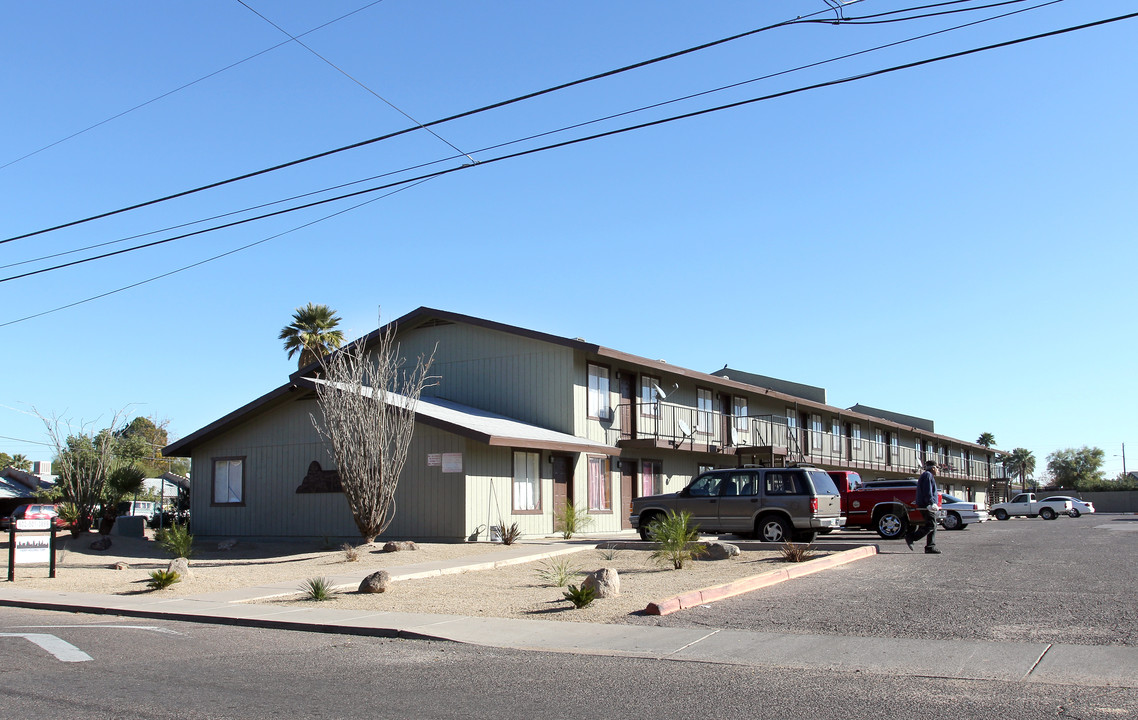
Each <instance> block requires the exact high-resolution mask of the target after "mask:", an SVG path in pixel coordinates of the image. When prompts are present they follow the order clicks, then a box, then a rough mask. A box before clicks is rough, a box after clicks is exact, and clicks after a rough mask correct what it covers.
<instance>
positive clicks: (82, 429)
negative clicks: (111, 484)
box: [32, 408, 124, 532]
mask: <svg viewBox="0 0 1138 720" xmlns="http://www.w3.org/2000/svg"><path fill="white" fill-rule="evenodd" d="M32 412H34V413H35V414H36V415H37V416H38V417H39V419H40V420H42V421H43V424H44V427H46V428H47V434H48V438H49V439H50V440H51V445H52V449H53V450H54V451H55V467H56V469H57V470H58V471H59V481H58V486H59V488H60V490H62V499H63V500H64V501H65V502H69V503H71V504H72V505H74V506H75V512H76V516H77V519H78V522H77V524H78V528H79V530H80V531H81V532H87V531H88V530H90V529H91V517H92V513H93V512H94V509H95V506H96V505H97V504H99V500H100V498H101V497H102V494H103V486H104V485H105V484H106V481H107V474H108V473H109V472H110V471H111V468H112V467H113V464H114V461H115V458H114V450H115V438H114V434H115V431H116V430H118V429H119V424H120V422H121V419H122V415H123V412H124V411H122V410H120V411H119V412H116V413H115V415H114V417H113V418H111V424H110V427H107V428H104V429H103V430H100V431H98V432H95V431H94V430H93V429H92V424H91V423H82V424H81V425H80V426H79V427H78V428H76V427H74V426H72V424H71V422H70V421H69V420H64V419H61V418H60V417H59V416H58V415H52V416H51V417H45V416H44V415H41V414H40V412H39V411H38V410H36V409H35V408H33V409H32Z"/></svg>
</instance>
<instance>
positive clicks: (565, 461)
mask: <svg viewBox="0 0 1138 720" xmlns="http://www.w3.org/2000/svg"><path fill="white" fill-rule="evenodd" d="M550 459H551V460H552V462H553V531H554V532H557V520H558V518H561V517H564V516H565V508H566V506H567V505H568V504H569V502H570V501H571V499H572V497H573V473H572V472H571V470H570V467H569V458H567V457H565V456H564V455H554V456H552V457H551V458H550Z"/></svg>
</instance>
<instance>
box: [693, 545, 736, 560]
mask: <svg viewBox="0 0 1138 720" xmlns="http://www.w3.org/2000/svg"><path fill="white" fill-rule="evenodd" d="M703 546H704V547H705V548H707V552H706V553H704V554H703V555H701V556H700V558H699V559H700V560H727V559H729V558H733V557H736V556H738V555H739V546H738V545H732V544H731V543H724V542H708V543H704V544H703Z"/></svg>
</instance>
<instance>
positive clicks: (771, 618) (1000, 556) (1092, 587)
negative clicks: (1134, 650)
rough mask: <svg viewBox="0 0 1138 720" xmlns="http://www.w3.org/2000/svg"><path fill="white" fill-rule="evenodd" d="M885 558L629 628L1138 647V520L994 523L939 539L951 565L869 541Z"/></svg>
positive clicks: (847, 535) (640, 619) (870, 536)
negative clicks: (712, 629) (650, 627)
mask: <svg viewBox="0 0 1138 720" xmlns="http://www.w3.org/2000/svg"><path fill="white" fill-rule="evenodd" d="M830 537H833V538H834V539H839V538H841V539H845V540H849V539H864V540H866V541H872V542H877V543H879V547H880V552H881V554H880V555H878V556H877V557H871V558H867V559H865V560H859V561H858V562H855V563H850V564H849V565H844V566H841V567H838V568H834V569H832V570H828V571H826V572H824V573H819V574H817V575H811V576H807V577H803V578H798V579H796V580H795V581H794V582H790V583H783V584H781V585H776V586H773V587H770V588H766V589H764V590H762V591H760V592H755V593H750V594H747V595H743V596H740V597H738V598H733V599H729V600H724V601H721V602H717V603H714V604H711V605H706V606H702V607H700V608H696V609H693V610H689V611H684V612H679V613H675V614H674V615H667V616H664V617H653V616H648V615H636V616H631V617H629V619H628V620H627V622H629V623H639V624H651V625H659V626H663V627H709V628H725V629H737V630H751V631H759V632H779V633H803V634H833V635H846V636H850V635H854V636H867V637H887V638H916V639H933V640H945V639H960V640H991V641H1018V642H1048V643H1066V644H1078V645H1123V646H1130V647H1134V646H1138V582H1136V581H1138V516H1134V515H1084V516H1082V517H1079V518H1068V517H1060V518H1058V519H1056V520H1051V521H1047V520H1042V519H1039V518H1035V519H1030V518H1022V519H1014V518H1013V519H1011V520H1007V521H1005V522H999V521H997V520H991V521H989V522H986V523H983V524H981V525H976V526H970V527H968V528H966V529H965V530H960V531H954V532H948V531H943V530H941V531H938V532H937V545H938V547H939V548H940V549H941V550H942V551H943V552H942V554H941V555H926V554H925V553H923V552H921V547H920V546H918V547H916V549H915V551H913V552H910V551H909V549H908V548H907V547H906V546H905V543H904V542H902V541H900V540H893V541H886V540H881V539H880V538H878V537H877V535H876V534H874V533H869V532H852V533H851V532H841V533H836V534H834V535H831V536H830Z"/></svg>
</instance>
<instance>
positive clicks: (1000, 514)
mask: <svg viewBox="0 0 1138 720" xmlns="http://www.w3.org/2000/svg"><path fill="white" fill-rule="evenodd" d="M994 515H995V516H996V519H997V520H1007V519H1008V511H1007V510H1004V509H1003V508H999V509H998V510H996V512H995V513H994Z"/></svg>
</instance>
